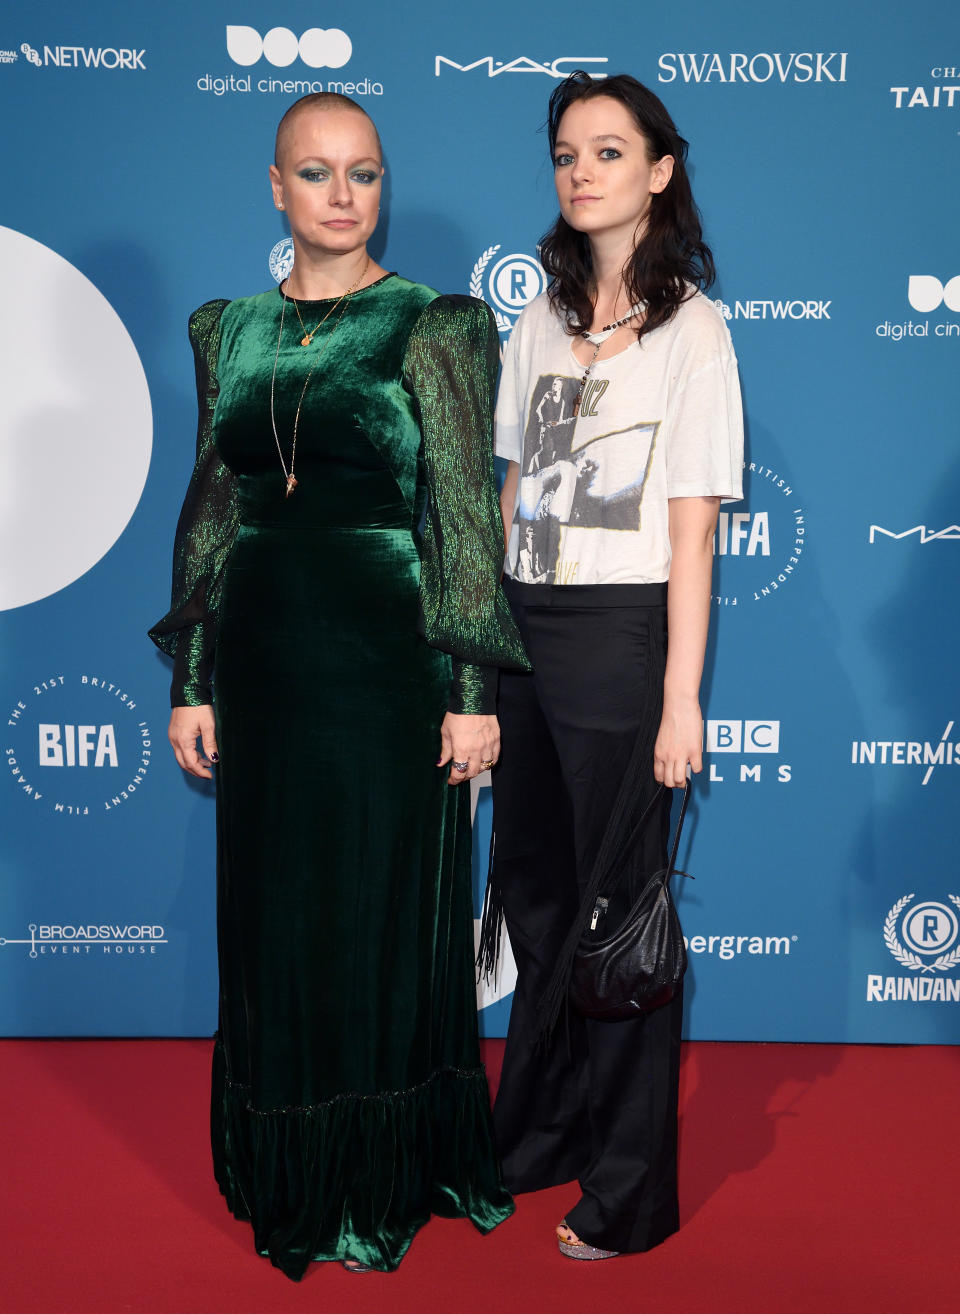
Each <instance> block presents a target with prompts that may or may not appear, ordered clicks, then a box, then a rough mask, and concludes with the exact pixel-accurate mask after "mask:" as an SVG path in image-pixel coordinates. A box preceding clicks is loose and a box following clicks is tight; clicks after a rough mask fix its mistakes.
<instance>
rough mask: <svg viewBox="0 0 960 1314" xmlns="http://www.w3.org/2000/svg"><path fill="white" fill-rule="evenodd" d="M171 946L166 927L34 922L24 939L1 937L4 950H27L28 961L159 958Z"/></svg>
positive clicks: (0, 945)
mask: <svg viewBox="0 0 960 1314" xmlns="http://www.w3.org/2000/svg"><path fill="white" fill-rule="evenodd" d="M167 943H169V942H168V940H167V935H166V931H165V929H164V928H163V927H162V926H146V925H135V924H131V923H126V924H124V925H120V924H119V923H114V924H104V925H93V924H91V923H83V922H77V923H76V924H71V923H64V924H63V925H62V926H55V925H51V926H47V925H43V924H42V923H40V922H31V923H30V924H29V926H28V927H27V935H26V937H23V938H21V939H11V938H10V937H9V936H0V948H2V949H6V948H23V949H26V950H27V957H28V958H89V957H90V956H91V954H93V955H97V954H99V956H101V957H102V956H104V955H106V956H108V957H110V958H122V957H130V956H137V957H139V956H141V955H146V954H155V953H156V952H157V948H158V947H159V946H161V945H165V944H167Z"/></svg>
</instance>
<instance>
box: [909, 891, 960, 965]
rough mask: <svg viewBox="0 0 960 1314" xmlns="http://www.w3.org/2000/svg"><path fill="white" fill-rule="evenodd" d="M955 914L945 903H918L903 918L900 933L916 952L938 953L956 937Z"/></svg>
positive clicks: (948, 946)
mask: <svg viewBox="0 0 960 1314" xmlns="http://www.w3.org/2000/svg"><path fill="white" fill-rule="evenodd" d="M958 930H960V926H958V923H957V915H956V913H955V912H954V911H953V909H952V908H949V907H948V906H947V905H946V904H945V903H934V902H933V901H932V900H928V901H927V902H926V903H918V904H917V905H916V907H914V908H911V909H910V910H909V911H908V912H907V914H906V916H905V917H904V919H903V924H902V926H901V927H900V933H901V935H902V936H903V938H904V940H905V941H906V943H907V944H908V945H909V947H910V948H911V949H913V950H914V951H915V952H916V953H918V954H940V953H943V952H944V951H945V950H947V949H949V948H950V946H951V945H952V944H953V942H954V940H956V938H957V932H958Z"/></svg>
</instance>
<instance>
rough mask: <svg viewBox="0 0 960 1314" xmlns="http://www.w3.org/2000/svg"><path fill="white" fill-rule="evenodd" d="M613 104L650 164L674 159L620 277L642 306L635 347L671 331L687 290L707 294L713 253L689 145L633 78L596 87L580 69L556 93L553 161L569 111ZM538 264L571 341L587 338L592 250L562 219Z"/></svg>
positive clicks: (551, 123) (622, 76)
mask: <svg viewBox="0 0 960 1314" xmlns="http://www.w3.org/2000/svg"><path fill="white" fill-rule="evenodd" d="M597 96H608V97H609V98H610V99H611V100H618V101H619V102H620V103H621V105H624V106H625V107H626V108H627V110H629V112H630V114H631V115H632V117H633V120H634V122H635V123H636V125H637V128H638V129H639V130H640V132H641V133H642V134H643V137H644V140H645V141H646V143H647V159H648V160H649V162H650V163H651V164H653V163H654V162H655V161H656V160H659V159H661V158H662V157H663V156H664V155H672V156H673V159H674V165H673V177H672V178H671V179H670V181H669V182H668V183H667V185H666V187H665V188H664V190H663V191H662V192H659V193H656V194H654V195H652V196H651V197H650V206H649V209H648V211H647V215H646V221H645V227H644V229H643V233H642V235H641V236H640V239H639V241H638V242H637V243H636V245H635V246H634V249H633V254H632V256H631V257H630V259H629V260H628V261H627V263H626V266H625V267H624V271H623V285H624V289H625V291H626V293H627V296H628V298H629V303H630V305H635V304H636V303H637V302H640V301H642V302H644V303H645V305H646V314H645V315H644V319H643V323H642V324H641V325H640V327H639V329H637V340H638V341H639V340H640V339H642V338H643V336H644V334H646V333H652V332H653V330H654V329H655V328H659V327H660V326H661V325H662V324H668V323H669V322H670V320H671V319H673V317H674V315H675V314H676V313H677V311H678V310H679V308H680V306H681V305H682V303H683V302H684V301H686V300H688V298H689V297H690V296H691V292H690V285H691V284H692V285H693V286H694V287H698V288H700V289H701V290H703V291H705V290H706V289H707V288H708V287H709V286H710V284H711V283H712V282H713V280H714V278H715V276H716V270H715V268H714V263H713V255H712V254H711V251H710V248H709V247H708V246H707V244H706V242H704V240H703V229H702V227H701V224H700V211H699V210H698V209H697V207H696V204H695V203H694V199H693V192H692V191H691V190H690V179H689V178H688V176H687V169H686V159H687V149H688V146H687V142H686V141H685V140H684V139H683V137H681V136H680V134H679V132H677V129H676V125H675V124H674V122H673V119H671V117H670V115H669V114H668V113H667V109H666V106H665V105H664V104H663V102H662V101H661V100H660V98H659V96H655V95H654V93H653V92H652V91H650V90H649V88H647V87H645V86H644V85H643V83H642V82H638V81H637V80H636V78H632V77H630V75H629V74H628V73H618V74H616V75H615V76H614V77H609V78H603V79H594V78H592V77H591V76H590V74H589V73H585V72H584V71H583V70H582V69H577V70H576V72H574V73H571V74H570V76H569V77H568V78H565V79H564V81H563V82H561V83H560V84H559V85H558V86H557V87H555V88H554V90H553V93H552V95H551V96H550V108H549V112H548V115H547V133H548V136H549V140H550V159H551V161H552V160H553V158H554V156H555V153H556V152H555V148H556V144H557V132H558V129H559V127H560V120H561V119H562V118H563V115H564V113H565V112H566V110H567V109H568V108H569V107H570V106H571V105H573V104H574V103H575V102H576V101H578V100H593V99H594V98H595V97H597ZM540 260H541V263H542V264H543V267H544V269H545V270H546V271H547V274H548V275H549V276H550V278H551V279H552V282H551V283H550V288H549V292H548V295H549V297H550V301H551V304H552V305H553V307H554V308H555V309H556V310H557V311H558V313H559V314H560V315H561V316H562V317H563V318H564V319H565V321H566V326H567V332H568V333H570V334H571V335H573V334H576V333H584V332H587V331H588V330H589V328H590V325H591V323H592V321H593V308H594V297H595V294H596V288H595V286H594V279H593V261H592V258H591V254H590V243H589V242H588V240H587V238H586V237H585V236H584V234H583V233H578V232H577V231H576V229H574V228H571V227H570V225H569V224H568V223H567V221H566V219H564V217H563V215H558V216H557V221H556V223H555V224H554V225H553V227H552V228H551V229H550V231H549V232H548V233H547V234H546V235H545V236H544V237H543V239H542V240H541V243H540Z"/></svg>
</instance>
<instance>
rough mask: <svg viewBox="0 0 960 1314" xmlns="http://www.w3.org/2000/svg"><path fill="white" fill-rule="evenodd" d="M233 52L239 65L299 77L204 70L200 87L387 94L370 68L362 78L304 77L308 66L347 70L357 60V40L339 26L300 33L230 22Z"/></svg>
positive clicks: (230, 91) (222, 91)
mask: <svg viewBox="0 0 960 1314" xmlns="http://www.w3.org/2000/svg"><path fill="white" fill-rule="evenodd" d="M226 51H227V56H228V58H229V59H230V60H231V62H232V63H233V64H235V65H236V66H237V67H238V68H246V69H251V70H252V69H254V68H256V69H257V71H258V72H259V71H260V70H261V69H262V68H263V66H265V65H266V66H267V67H268V68H271V69H289V70H290V71H291V72H292V73H295V74H296V76H293V77H270V76H266V77H263V76H259V77H256V76H254V74H253V72H250V73H247V74H246V75H244V74H242V73H241V74H237V73H224V74H222V75H221V76H217V75H215V74H213V73H204V74H203V76H202V77H199V78H197V90H198V91H203V92H210V93H212V94H213V95H214V96H227V95H234V94H241V95H244V94H245V95H250V94H254V93H259V94H261V95H283V96H309V95H312V94H313V93H315V92H318V91H333V92H338V93H339V94H340V95H341V96H382V95H383V83H382V82H380V81H377V80H376V79H375V78H372V77H370V76H369V75H368V74H367V73H366V72H364V73H363V75H362V76H361V77H356V76H354V77H352V78H350V79H345V80H343V81H340V80H325V79H323V78H322V77H320V78H313V77H309V76H306V77H305V76H304V72H305V71H306V70H310V71H313V72H318V71H320V70H322V69H336V70H339V69H342V68H345V67H346V65H347V64H349V62H350V60H351V59H352V58H353V41H352V40H351V39H350V37H349V35H348V34H347V33H346V32H344V31H343V29H342V28H339V27H327V28H323V27H308V28H307V29H306V30H305V31H303V32H301V33H299V35H298V34H297V33H296V32H295V31H294V30H293V29H292V28H289V27H271V28H270V29H269V31H267V32H265V33H263V34H262V35H261V33H260V32H259V31H258V30H257V29H256V28H255V27H248V26H246V25H242V24H228V25H227V27H226Z"/></svg>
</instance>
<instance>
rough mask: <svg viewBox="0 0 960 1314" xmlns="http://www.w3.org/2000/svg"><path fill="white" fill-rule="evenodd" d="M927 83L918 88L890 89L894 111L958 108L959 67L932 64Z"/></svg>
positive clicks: (959, 101)
mask: <svg viewBox="0 0 960 1314" xmlns="http://www.w3.org/2000/svg"><path fill="white" fill-rule="evenodd" d="M928 77H929V81H927V82H923V83H921V84H920V85H918V86H907V87H891V88H890V95H891V96H892V97H893V108H894V109H895V110H905V109H906V110H914V109H933V110H945V109H956V108H960V65H957V64H946V65H945V64H934V66H933V67H932V68H931V69H930V72H929V74H928Z"/></svg>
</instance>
